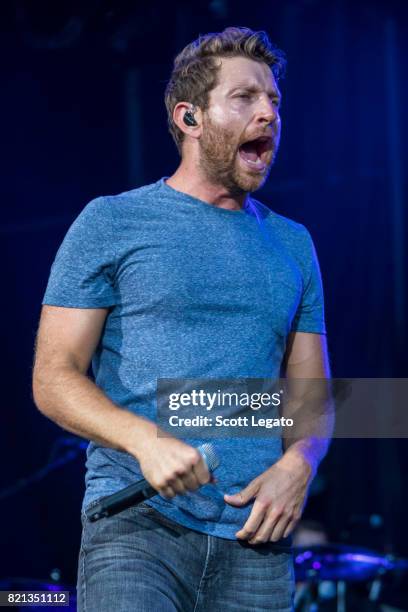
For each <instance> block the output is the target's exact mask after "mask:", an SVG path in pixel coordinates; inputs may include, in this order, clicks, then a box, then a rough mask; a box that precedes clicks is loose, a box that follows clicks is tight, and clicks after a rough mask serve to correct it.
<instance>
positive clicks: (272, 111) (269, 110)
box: [257, 96, 279, 124]
mask: <svg viewBox="0 0 408 612" xmlns="http://www.w3.org/2000/svg"><path fill="white" fill-rule="evenodd" d="M278 118H279V110H278V108H277V106H276V105H275V104H274V103H273V102H272V100H270V99H269V98H268V97H267V96H265V97H263V98H262V102H260V103H259V108H258V117H257V119H258V122H259V123H267V124H273V123H275V121H276V120H277V119H278Z"/></svg>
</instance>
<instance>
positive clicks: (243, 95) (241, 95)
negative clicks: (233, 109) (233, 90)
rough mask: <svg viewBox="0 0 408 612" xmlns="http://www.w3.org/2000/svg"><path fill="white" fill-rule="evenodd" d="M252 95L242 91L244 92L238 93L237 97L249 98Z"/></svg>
mask: <svg viewBox="0 0 408 612" xmlns="http://www.w3.org/2000/svg"><path fill="white" fill-rule="evenodd" d="M250 97H251V96H250V95H249V94H246V93H242V94H238V95H237V98H244V99H245V98H247V99H249V98H250Z"/></svg>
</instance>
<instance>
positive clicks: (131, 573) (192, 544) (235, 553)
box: [77, 502, 295, 612]
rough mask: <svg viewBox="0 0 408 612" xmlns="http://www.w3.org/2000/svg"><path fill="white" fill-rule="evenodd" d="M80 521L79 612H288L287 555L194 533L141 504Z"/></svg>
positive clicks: (290, 564) (291, 591)
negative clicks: (92, 520)
mask: <svg viewBox="0 0 408 612" xmlns="http://www.w3.org/2000/svg"><path fill="white" fill-rule="evenodd" d="M94 503H97V502H94ZM93 505H94V504H93V503H92V504H91V506H93ZM81 519H82V525H83V530H82V538H81V548H80V553H79V560H78V583H77V596H78V612H112V610H115V612H175V611H177V612H221V611H222V612H232V611H234V612H235V611H240V612H244V611H245V612H258V611H261V610H265V611H266V610H267V611H268V612H270V611H276V610H279V612H292V610H293V597H294V586H295V585H294V571H293V556H292V552H291V549H290V548H288V549H286V548H283V549H282V548H279V547H277V546H276V544H274V543H273V542H268V543H265V544H256V545H251V544H248V542H246V541H240V540H226V539H224V538H216V537H214V536H211V535H207V534H204V533H199V532H197V531H193V530H191V529H188V528H187V527H183V526H182V525H179V524H178V523H175V522H173V521H172V520H170V519H168V518H167V517H165V516H164V515H163V514H161V513H160V512H158V511H157V510H156V509H155V508H151V507H150V506H148V505H147V504H143V503H142V504H139V505H137V506H133V507H131V508H129V509H127V510H125V511H123V512H121V513H119V514H117V515H115V516H112V517H109V518H103V519H100V520H99V521H96V522H94V523H92V522H90V521H89V520H88V519H87V517H86V515H85V514H84V513H82V515H81Z"/></svg>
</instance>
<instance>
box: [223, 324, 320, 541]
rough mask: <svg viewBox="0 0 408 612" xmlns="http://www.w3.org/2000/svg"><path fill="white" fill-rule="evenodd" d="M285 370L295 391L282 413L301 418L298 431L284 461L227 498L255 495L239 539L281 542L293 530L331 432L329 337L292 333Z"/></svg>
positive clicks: (236, 501) (238, 500) (241, 500)
mask: <svg viewBox="0 0 408 612" xmlns="http://www.w3.org/2000/svg"><path fill="white" fill-rule="evenodd" d="M284 368H285V369H286V377H287V379H288V381H289V383H290V384H289V388H290V389H291V391H292V394H291V401H290V402H289V404H288V405H287V406H285V409H284V411H283V415H284V416H286V417H289V416H293V415H296V416H297V420H299V422H300V424H297V425H296V433H295V435H294V437H293V438H292V439H286V440H284V447H285V449H286V450H285V452H284V454H283V456H282V457H281V459H279V461H277V462H276V463H275V464H274V465H272V466H271V467H270V468H269V469H268V470H266V471H265V472H263V473H262V474H260V475H259V476H258V477H257V478H255V479H254V480H252V481H251V482H250V483H249V485H248V486H247V487H245V488H244V489H243V490H242V491H240V492H239V493H235V494H234V495H225V496H224V499H225V501H226V502H227V503H230V504H232V505H238V506H240V505H245V504H247V503H248V502H249V501H250V500H251V499H253V498H254V497H255V502H254V505H253V508H252V511H251V514H250V515H249V517H248V520H247V521H246V523H245V525H244V526H243V527H242V529H240V530H239V531H238V532H237V533H236V536H237V538H240V539H244V540H248V541H249V543H250V544H258V543H263V542H268V541H273V542H277V541H278V540H280V539H281V538H282V537H287V536H288V535H289V534H290V533H291V532H292V531H293V529H294V527H295V526H296V524H297V522H298V521H299V520H300V517H301V515H302V511H303V508H304V505H305V502H306V496H307V491H308V488H309V485H310V482H311V480H312V478H313V476H314V475H315V473H316V470H317V467H318V465H319V462H320V461H321V459H322V458H323V457H324V455H325V454H326V452H327V448H328V440H329V438H330V435H331V432H332V415H331V406H330V402H326V399H327V398H326V395H325V393H326V391H327V386H326V384H325V382H324V381H325V379H327V378H328V377H329V375H330V374H329V362H328V356H327V346H326V339H325V336H324V335H323V334H322V335H321V334H313V333H305V332H293V333H291V334H290V336H289V339H288V346H287V351H286V355H285V360H284ZM322 400H323V401H322ZM316 401H318V406H317V412H316ZM326 407H328V412H327V413H326V412H325V410H326ZM316 414H317V417H318V418H315V417H316ZM294 420H295V419H294ZM295 424H296V423H295ZM302 432H303V433H302Z"/></svg>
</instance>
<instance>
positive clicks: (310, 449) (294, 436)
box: [283, 380, 334, 477]
mask: <svg viewBox="0 0 408 612" xmlns="http://www.w3.org/2000/svg"><path fill="white" fill-rule="evenodd" d="M296 384H297V385H298V386H299V385H300V384H301V385H302V386H303V389H302V391H303V395H301V396H300V397H299V394H297V397H295V398H292V399H291V400H289V401H288V402H287V405H286V406H285V407H284V409H283V415H284V416H286V417H290V418H292V419H293V422H294V425H293V430H292V431H287V432H285V437H284V439H283V447H284V457H285V461H287V462H291V461H296V460H297V459H299V458H301V459H302V460H303V461H305V462H306V463H307V464H308V465H309V466H310V469H311V476H312V477H313V476H314V475H315V474H316V472H317V469H318V466H319V463H320V462H321V461H322V459H323V458H324V456H325V455H326V453H327V451H328V448H329V445H330V441H331V437H332V435H333V428H334V404H333V400H332V397H331V393H330V382H329V381H328V380H326V381H324V380H319V381H317V380H315V381H296ZM305 385H307V388H305ZM298 391H299V388H297V392H298Z"/></svg>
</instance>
